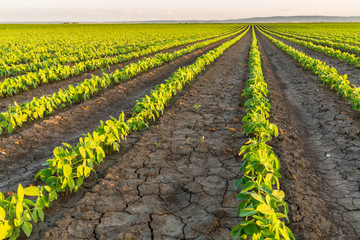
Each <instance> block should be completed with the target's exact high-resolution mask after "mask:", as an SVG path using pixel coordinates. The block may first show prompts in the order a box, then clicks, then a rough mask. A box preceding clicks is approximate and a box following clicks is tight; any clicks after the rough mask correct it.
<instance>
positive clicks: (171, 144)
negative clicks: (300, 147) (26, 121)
mask: <svg viewBox="0 0 360 240" xmlns="http://www.w3.org/2000/svg"><path fill="white" fill-rule="evenodd" d="M249 44H250V34H249V33H248V34H247V35H246V36H244V37H243V39H242V40H240V41H239V42H238V43H236V44H235V45H234V46H233V47H232V48H231V49H229V50H227V51H226V52H225V53H224V55H223V56H222V57H221V58H220V59H218V61H217V62H216V63H215V64H213V65H211V66H209V67H208V70H207V71H205V73H203V74H201V75H200V76H199V77H197V79H196V80H195V81H194V82H193V83H192V85H191V86H189V87H188V88H187V89H184V90H183V93H181V94H179V95H178V96H177V97H176V99H175V100H174V101H173V103H172V104H171V105H172V106H170V107H169V108H168V110H166V112H165V113H164V115H163V116H162V117H160V119H159V120H158V121H157V123H156V124H154V125H153V126H152V127H151V128H150V129H148V130H145V131H143V132H142V134H141V135H140V136H139V139H138V140H137V141H136V143H135V144H134V146H133V147H132V148H130V150H129V151H128V152H127V153H125V154H123V155H121V156H119V155H116V154H115V155H112V156H111V157H110V158H116V159H117V163H116V164H115V165H114V166H112V167H111V168H109V169H107V170H106V171H105V174H104V177H103V178H102V179H99V181H98V182H97V184H96V185H95V186H93V187H91V188H89V189H84V188H83V189H81V190H80V192H81V193H79V194H75V196H73V198H74V199H72V197H71V196H70V197H68V199H67V201H65V202H63V203H58V204H55V205H54V206H53V207H52V208H51V209H50V210H49V211H48V212H47V216H46V217H45V222H43V223H40V224H38V225H37V226H35V227H34V231H35V232H34V233H33V235H32V236H31V238H32V239H39V238H41V239H231V236H230V230H231V228H232V227H233V226H235V225H236V224H238V223H239V221H240V219H239V217H238V216H237V204H238V202H237V200H236V199H235V196H236V193H237V190H236V189H235V181H236V179H238V178H239V175H240V173H239V166H240V164H241V163H240V159H239V157H238V156H237V153H238V149H239V146H241V145H242V144H244V142H245V141H246V140H247V138H246V137H244V136H243V135H242V133H241V132H240V131H239V130H240V128H241V124H240V119H241V117H242V116H243V115H244V109H243V107H242V105H243V102H242V101H241V100H240V98H241V96H240V95H241V90H242V89H243V87H244V82H245V80H246V78H247V61H248V53H249ZM194 105H201V107H199V108H197V109H196V108H194ZM76 195H77V196H78V198H77V199H75V198H76ZM80 195H81V196H80ZM71 205H72V206H71ZM54 216H56V217H54Z"/></svg>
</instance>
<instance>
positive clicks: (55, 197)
mask: <svg viewBox="0 0 360 240" xmlns="http://www.w3.org/2000/svg"><path fill="white" fill-rule="evenodd" d="M57 197H58V195H57V193H56V191H51V192H50V193H49V201H50V202H52V201H54V200H55V199H57Z"/></svg>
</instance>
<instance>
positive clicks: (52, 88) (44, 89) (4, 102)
mask: <svg viewBox="0 0 360 240" xmlns="http://www.w3.org/2000/svg"><path fill="white" fill-rule="evenodd" d="M232 38H234V37H229V38H226V39H225V40H222V42H224V41H226V40H230V39H232ZM209 39H213V38H209ZM209 39H205V40H202V41H196V42H192V43H188V44H184V45H181V46H177V47H173V48H169V49H165V50H161V51H157V52H155V53H152V54H149V55H147V56H144V57H153V56H154V55H156V54H158V53H168V52H175V51H177V50H180V49H182V48H185V47H187V46H189V45H193V44H196V43H199V42H204V41H207V40H209ZM144 57H140V58H135V59H133V60H130V61H126V62H123V63H119V64H113V65H110V67H109V68H106V67H105V68H103V70H104V72H105V73H107V74H109V73H111V72H114V71H116V70H118V69H119V70H120V69H121V68H123V67H124V66H126V65H129V64H130V63H134V62H138V61H139V60H140V59H142V58H144ZM103 70H102V69H101V68H98V69H96V70H93V71H88V72H85V73H81V74H78V75H75V76H72V77H69V78H67V79H64V80H61V81H59V82H50V83H48V84H42V85H41V86H38V87H37V88H34V89H31V90H30V91H25V92H22V93H20V94H17V95H14V96H9V97H5V98H0V111H6V110H7V108H8V106H9V104H13V103H14V101H16V102H17V103H18V104H22V103H24V102H26V101H31V100H32V99H33V98H34V97H37V98H39V97H41V96H43V95H45V94H53V93H54V92H57V91H58V90H59V89H63V88H67V87H68V86H69V85H73V86H74V85H76V84H78V83H81V82H83V81H84V80H85V79H88V78H91V76H92V75H99V76H101V75H102V73H103V72H102V71H103Z"/></svg>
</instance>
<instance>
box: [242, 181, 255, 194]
mask: <svg viewBox="0 0 360 240" xmlns="http://www.w3.org/2000/svg"><path fill="white" fill-rule="evenodd" d="M255 186H256V183H255V182H247V183H245V184H244V185H243V186H242V188H241V192H247V191H249V190H251V189H253V188H254V187H255Z"/></svg>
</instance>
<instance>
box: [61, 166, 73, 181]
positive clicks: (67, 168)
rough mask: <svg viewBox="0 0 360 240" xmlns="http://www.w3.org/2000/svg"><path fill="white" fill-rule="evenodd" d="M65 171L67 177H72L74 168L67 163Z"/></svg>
mask: <svg viewBox="0 0 360 240" xmlns="http://www.w3.org/2000/svg"><path fill="white" fill-rule="evenodd" d="M63 172H64V176H65V177H67V178H68V177H70V176H71V173H72V168H71V166H70V165H69V164H65V165H64V167H63Z"/></svg>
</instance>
